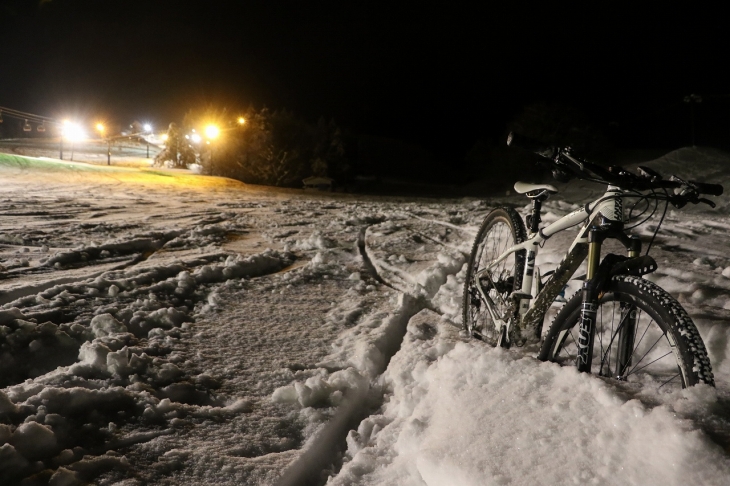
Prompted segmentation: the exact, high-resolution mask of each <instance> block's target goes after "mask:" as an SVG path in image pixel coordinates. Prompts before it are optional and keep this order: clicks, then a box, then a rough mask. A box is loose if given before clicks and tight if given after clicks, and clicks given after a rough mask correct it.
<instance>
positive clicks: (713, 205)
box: [695, 197, 717, 209]
mask: <svg viewBox="0 0 730 486" xmlns="http://www.w3.org/2000/svg"><path fill="white" fill-rule="evenodd" d="M697 203H703V204H707V205H708V206H710V207H711V208H712V209H715V207H717V204H715V203H714V202H713V201H710V200H709V199H705V198H704V197H701V198H699V199H698V200H697V202H695V204H697Z"/></svg>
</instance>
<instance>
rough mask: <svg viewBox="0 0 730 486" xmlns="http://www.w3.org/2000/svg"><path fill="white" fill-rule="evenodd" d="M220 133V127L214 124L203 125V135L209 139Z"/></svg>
mask: <svg viewBox="0 0 730 486" xmlns="http://www.w3.org/2000/svg"><path fill="white" fill-rule="evenodd" d="M220 133H221V131H220V129H219V128H218V127H217V126H215V125H208V126H207V127H205V136H206V137H208V138H210V139H214V138H218V135H220Z"/></svg>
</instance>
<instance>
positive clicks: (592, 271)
mask: <svg viewBox="0 0 730 486" xmlns="http://www.w3.org/2000/svg"><path fill="white" fill-rule="evenodd" d="M601 242H602V239H601V238H600V237H599V234H598V229H597V228H591V229H590V230H589V231H588V258H587V269H586V280H585V282H583V301H582V303H581V307H580V323H579V327H578V357H577V359H576V366H577V367H578V371H579V372H581V373H582V372H588V373H590V371H591V362H592V361H593V341H594V339H595V337H596V310H597V308H598V295H597V294H596V287H595V285H594V281H593V277H595V275H596V270H597V269H598V264H599V262H600V259H601Z"/></svg>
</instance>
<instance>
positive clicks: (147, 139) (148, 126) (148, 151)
mask: <svg viewBox="0 0 730 486" xmlns="http://www.w3.org/2000/svg"><path fill="white" fill-rule="evenodd" d="M142 128H143V129H144V131H145V132H147V134H148V135H147V137H149V134H151V133H152V125H150V124H149V123H145V124H144V126H143V127H142ZM147 137H144V141H145V142H147V158H148V159H149V158H150V140H149V138H147Z"/></svg>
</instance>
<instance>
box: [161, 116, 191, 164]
mask: <svg viewBox="0 0 730 486" xmlns="http://www.w3.org/2000/svg"><path fill="white" fill-rule="evenodd" d="M195 160H196V157H195V151H194V150H193V147H191V146H190V142H188V140H187V139H186V138H185V136H184V135H183V133H182V131H181V130H180V128H179V127H178V126H177V124H175V123H170V127H169V128H168V130H167V140H166V141H165V148H164V149H163V150H162V152H160V153H159V154H157V157H155V165H157V166H163V165H168V164H169V165H170V166H171V167H174V168H187V167H189V166H190V165H192V164H194V163H195Z"/></svg>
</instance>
